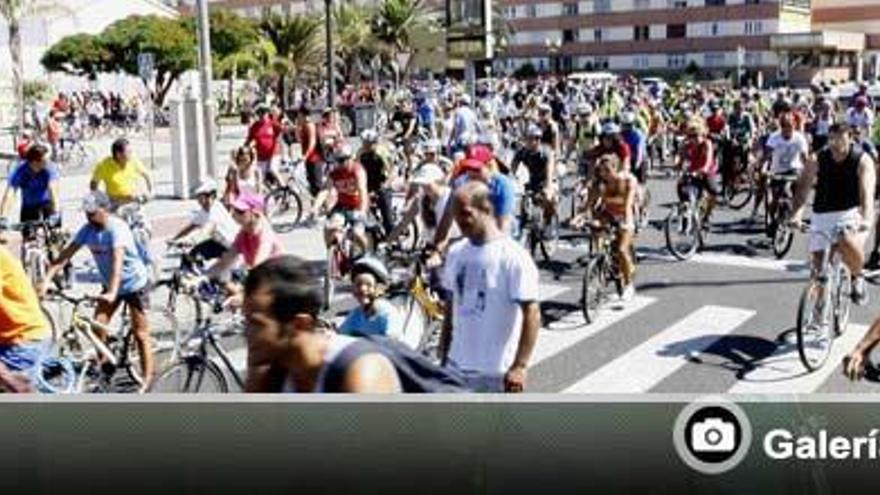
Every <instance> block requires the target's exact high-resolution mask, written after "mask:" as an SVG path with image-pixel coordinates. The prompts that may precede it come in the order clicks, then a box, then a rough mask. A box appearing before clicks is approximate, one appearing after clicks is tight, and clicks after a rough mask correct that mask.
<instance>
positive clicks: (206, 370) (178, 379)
mask: <svg viewBox="0 0 880 495" xmlns="http://www.w3.org/2000/svg"><path fill="white" fill-rule="evenodd" d="M205 378H207V379H208V380H209V381H208V382H206V381H205ZM212 382H213V385H214V386H213V387H210V386H209V387H205V386H204V385H205V383H212ZM148 392H149V393H175V394H199V393H202V394H216V393H220V394H225V393H228V392H229V382H228V381H227V379H226V375H224V374H223V370H221V369H220V366H219V365H217V363H215V362H214V361H211V360H210V359H205V358H204V357H202V356H199V355H193V356H187V357H185V358H183V359H181V360H180V361H179V362H177V363H175V364H173V365H171V366H170V367H168V368H166V369H165V370H164V371H163V372H162V373H160V374H159V376H158V377H157V378H156V380H155V381H154V382H153V383H152V384H151V385H150V388H149V390H148Z"/></svg>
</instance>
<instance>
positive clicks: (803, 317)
mask: <svg viewBox="0 0 880 495" xmlns="http://www.w3.org/2000/svg"><path fill="white" fill-rule="evenodd" d="M818 289H819V286H818V285H816V284H814V283H811V284H809V285H808V286H807V287H806V288H805V289H804V291H803V292H802V293H801V298H800V302H799V303H798V314H797V325H796V327H795V332H796V334H797V348H798V356H799V357H800V360H801V363H802V364H803V365H804V367H805V368H806V369H807V371H808V372H810V373H812V372H814V371H816V370H818V369H819V368H821V367H822V366H823V365H824V364H825V362H826V361H827V360H828V357H829V356H830V355H831V346H832V343H833V339H832V337H831V332H830V328H831V326H832V324H831V322H826V324H825V325H823V326H822V328H824V330H822V329H820V330H818V331H817V332H818V335H819V337H827V341H828V344H827V346H826V348H825V349H824V350H820V351H819V354H818V355H815V356H814V355H813V354H811V352H810V351H811V349H812V348H814V347H815V346H811V344H810V342H809V341H808V335H807V332H811V331H812V327H813V326H814V324H813V323H814V322H813V321H812V319H813V316H814V310H815V308H816V306H817V304H818V301H816V300H814V297H813V296H814V295H815V293H817V292H818ZM824 312H825V313H826V314H827V312H828V310H827V308H826V309H825V311H824Z"/></svg>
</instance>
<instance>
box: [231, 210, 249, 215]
mask: <svg viewBox="0 0 880 495" xmlns="http://www.w3.org/2000/svg"><path fill="white" fill-rule="evenodd" d="M245 213H247V210H239V209H238V208H233V209H232V214H233V215H244V214H245Z"/></svg>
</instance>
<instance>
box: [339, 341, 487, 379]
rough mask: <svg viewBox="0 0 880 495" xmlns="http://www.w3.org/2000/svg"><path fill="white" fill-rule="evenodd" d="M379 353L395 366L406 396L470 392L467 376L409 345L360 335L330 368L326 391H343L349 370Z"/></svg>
mask: <svg viewBox="0 0 880 495" xmlns="http://www.w3.org/2000/svg"><path fill="white" fill-rule="evenodd" d="M371 353H378V354H381V355H383V356H385V357H386V358H388V360H389V361H391V363H392V364H393V365H394V368H395V369H396V370H397V378H398V380H400V385H401V388H402V390H403V392H405V393H463V392H470V391H471V390H469V389H468V388H467V385H466V384H465V380H464V377H463V376H462V375H461V374H460V373H458V372H457V371H455V370H452V369H449V368H443V367H441V366H439V365H437V364H434V362H433V361H431V360H430V359H428V358H427V357H426V356H423V355H422V354H420V353H418V352H416V351H414V350H412V349H410V348H409V347H407V346H406V345H404V344H402V343H400V342H398V341H396V340H393V339H391V338H389V337H386V336H383V335H358V340H357V342H354V343H353V344H350V345H349V346H347V347H346V348H345V349H343V350H342V352H340V353H339V355H338V356H336V358H335V359H333V361H331V362H330V363H329V364H328V365H327V370H326V371H325V375H324V390H325V391H326V392H331V393H333V392H340V391H341V389H342V382H343V380H344V378H345V372H346V370H347V369H348V367H349V366H350V365H351V363H353V362H354V361H356V360H357V359H358V358H359V357H361V356H363V355H364V354H371Z"/></svg>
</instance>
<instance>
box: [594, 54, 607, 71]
mask: <svg viewBox="0 0 880 495" xmlns="http://www.w3.org/2000/svg"><path fill="white" fill-rule="evenodd" d="M593 68H594V69H607V68H608V57H596V58H594V59H593Z"/></svg>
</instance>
